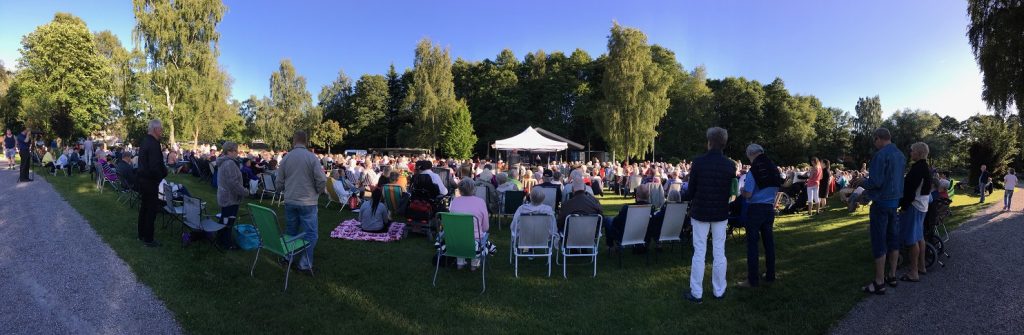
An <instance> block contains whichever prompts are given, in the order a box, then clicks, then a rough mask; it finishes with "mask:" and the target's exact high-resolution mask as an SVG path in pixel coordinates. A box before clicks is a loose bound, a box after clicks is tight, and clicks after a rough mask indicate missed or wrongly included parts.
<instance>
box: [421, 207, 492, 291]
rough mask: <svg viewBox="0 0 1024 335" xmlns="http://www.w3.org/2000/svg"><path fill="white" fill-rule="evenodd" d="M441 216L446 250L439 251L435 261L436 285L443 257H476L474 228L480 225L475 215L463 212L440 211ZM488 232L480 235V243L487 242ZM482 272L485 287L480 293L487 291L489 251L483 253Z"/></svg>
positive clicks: (442, 236)
mask: <svg viewBox="0 0 1024 335" xmlns="http://www.w3.org/2000/svg"><path fill="white" fill-rule="evenodd" d="M438 216H439V217H440V218H441V226H442V227H443V228H442V231H441V236H440V238H441V239H442V240H443V241H444V244H445V248H444V250H438V251H437V257H435V258H436V260H435V263H434V281H433V285H434V287H437V271H438V269H439V268H440V267H441V259H442V258H444V257H457V258H468V259H472V258H475V257H476V248H477V241H476V238H475V236H474V233H473V231H474V228H475V227H477V226H479V225H480V222H479V221H477V220H476V217H475V216H472V215H469V214H463V213H448V212H441V213H438ZM486 242H487V233H484V234H483V235H482V236H481V237H480V243H482V244H486ZM480 270H481V271H480V273H481V278H482V280H483V289H482V290H480V294H483V293H484V292H485V291H487V253H486V252H484V253H481V256H480Z"/></svg>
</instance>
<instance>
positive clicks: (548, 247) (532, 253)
mask: <svg viewBox="0 0 1024 335" xmlns="http://www.w3.org/2000/svg"><path fill="white" fill-rule="evenodd" d="M553 220H554V218H552V217H551V215H547V214H523V215H520V216H519V224H518V225H517V226H516V229H515V230H514V231H513V234H512V253H513V255H514V257H515V269H516V270H515V272H516V277H517V278H518V277H519V258H520V257H547V259H548V277H551V256H552V255H553V254H554V251H555V235H552V234H551V222H552V221H553Z"/></svg>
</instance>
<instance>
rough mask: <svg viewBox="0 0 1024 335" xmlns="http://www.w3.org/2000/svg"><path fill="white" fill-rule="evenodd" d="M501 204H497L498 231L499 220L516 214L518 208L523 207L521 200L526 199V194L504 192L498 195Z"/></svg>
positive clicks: (499, 227)
mask: <svg viewBox="0 0 1024 335" xmlns="http://www.w3.org/2000/svg"><path fill="white" fill-rule="evenodd" d="M499 195H500V198H501V199H499V200H501V203H500V204H498V229H499V230H500V229H501V218H502V217H505V216H511V215H513V214H515V213H516V210H517V209H519V206H522V205H523V198H525V197H526V192H523V191H505V192H504V193H499Z"/></svg>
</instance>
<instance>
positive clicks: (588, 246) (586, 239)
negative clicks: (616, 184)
mask: <svg viewBox="0 0 1024 335" xmlns="http://www.w3.org/2000/svg"><path fill="white" fill-rule="evenodd" d="M602 220H603V218H602V216H601V215H579V214H573V215H569V216H567V217H566V218H565V229H564V230H565V231H564V232H563V233H562V248H561V251H562V277H563V278H566V279H568V278H569V276H568V275H567V268H568V266H569V257H591V263H594V277H597V253H598V249H599V248H598V243H600V241H601V222H602ZM569 250H576V251H577V252H576V253H573V254H571V255H570V254H569ZM583 251H588V252H583Z"/></svg>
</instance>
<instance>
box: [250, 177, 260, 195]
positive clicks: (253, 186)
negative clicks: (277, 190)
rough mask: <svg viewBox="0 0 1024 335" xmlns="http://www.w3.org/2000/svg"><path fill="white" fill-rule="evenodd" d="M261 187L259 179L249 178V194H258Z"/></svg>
mask: <svg viewBox="0 0 1024 335" xmlns="http://www.w3.org/2000/svg"><path fill="white" fill-rule="evenodd" d="M259 189H260V181H259V180H249V195H253V194H256V191H259Z"/></svg>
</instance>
